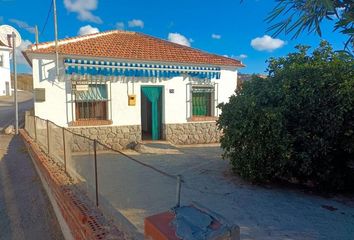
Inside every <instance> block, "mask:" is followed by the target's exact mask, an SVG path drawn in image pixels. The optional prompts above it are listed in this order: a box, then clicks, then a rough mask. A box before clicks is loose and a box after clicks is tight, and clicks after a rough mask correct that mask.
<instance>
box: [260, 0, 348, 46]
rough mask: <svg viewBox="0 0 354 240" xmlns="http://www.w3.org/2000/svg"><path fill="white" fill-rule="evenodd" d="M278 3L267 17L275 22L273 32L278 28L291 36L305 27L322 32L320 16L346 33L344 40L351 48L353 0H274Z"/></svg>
mask: <svg viewBox="0 0 354 240" xmlns="http://www.w3.org/2000/svg"><path fill="white" fill-rule="evenodd" d="M277 2H278V5H277V6H276V7H275V8H274V9H273V11H272V12H271V13H270V14H269V15H268V17H267V19H266V20H267V21H268V22H269V23H270V22H274V21H275V20H276V19H278V18H281V20H280V21H279V22H276V23H275V24H273V25H272V26H270V27H269V29H268V30H269V31H274V36H277V35H278V34H280V33H281V32H284V33H285V34H289V33H291V32H294V36H293V37H294V38H296V37H298V36H299V35H300V34H301V33H303V32H305V31H308V32H309V33H311V32H315V33H317V34H318V35H319V36H321V35H322V33H321V22H322V21H323V20H325V19H326V20H333V21H335V26H334V30H339V31H340V32H341V33H343V34H346V35H348V41H347V42H346V44H345V47H346V48H347V49H350V48H351V50H353V47H354V46H353V42H354V1H353V0H306V1H303V0H277Z"/></svg>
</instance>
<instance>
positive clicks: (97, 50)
mask: <svg viewBox="0 0 354 240" xmlns="http://www.w3.org/2000/svg"><path fill="white" fill-rule="evenodd" d="M58 45H59V46H58V52H59V54H60V55H77V56H85V57H104V58H118V59H127V60H144V61H156V62H173V63H182V64H207V65H219V66H232V67H243V66H244V65H243V64H242V63H241V62H240V61H238V60H236V59H232V58H227V57H223V56H219V55H215V54H210V53H207V52H203V51H201V50H197V49H193V48H190V47H186V46H182V45H179V44H175V43H171V42H169V41H166V40H162V39H158V38H155V37H152V36H149V35H145V34H142V33H137V32H127V31H119V30H115V31H108V32H101V33H96V34H91V35H86V36H80V37H74V38H67V39H63V40H60V41H59V42H58ZM54 52H55V46H54V42H47V43H41V44H39V45H38V49H36V46H35V45H31V46H30V47H29V48H28V49H27V50H26V51H25V54H26V55H28V54H31V53H54Z"/></svg>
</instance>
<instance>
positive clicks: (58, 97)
mask: <svg viewBox="0 0 354 240" xmlns="http://www.w3.org/2000/svg"><path fill="white" fill-rule="evenodd" d="M61 67H62V66H61ZM32 69H33V88H34V89H35V88H44V89H45V101H44V102H36V101H35V104H34V108H35V109H34V110H35V114H36V115H37V116H39V117H41V118H44V119H48V120H50V121H52V122H54V123H56V124H58V125H60V126H67V124H68V122H69V121H71V104H67V102H68V101H69V100H70V94H69V93H67V92H68V91H67V90H66V86H65V85H66V83H65V81H58V79H57V78H56V76H55V75H56V74H55V60H54V57H53V58H50V57H49V56H47V57H46V58H45V59H44V58H42V59H33V61H32Z"/></svg>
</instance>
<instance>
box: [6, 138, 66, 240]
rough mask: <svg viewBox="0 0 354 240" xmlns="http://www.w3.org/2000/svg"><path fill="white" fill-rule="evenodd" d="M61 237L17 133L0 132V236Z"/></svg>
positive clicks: (18, 238)
mask: <svg viewBox="0 0 354 240" xmlns="http://www.w3.org/2000/svg"><path fill="white" fill-rule="evenodd" d="M9 239H15V240H22V239H23V240H25V239H26V240H31V239H33V240H42V239H43V240H47V239H53V240H61V239H64V237H63V235H62V233H61V230H60V227H59V224H58V221H57V219H56V216H55V214H54V210H53V208H52V206H51V204H50V202H49V199H48V197H47V195H46V193H45V190H44V189H43V186H42V184H41V180H40V178H39V177H38V175H37V173H36V171H35V168H34V165H33V163H32V161H31V159H30V157H29V155H28V153H27V151H26V148H25V146H24V144H23V142H22V140H21V139H20V137H19V136H14V135H3V134H0V240H9Z"/></svg>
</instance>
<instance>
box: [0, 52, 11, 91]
mask: <svg viewBox="0 0 354 240" xmlns="http://www.w3.org/2000/svg"><path fill="white" fill-rule="evenodd" d="M10 50H11V49H10V48H8V47H2V46H0V96H5V95H8V96H10V95H11V71H10Z"/></svg>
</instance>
